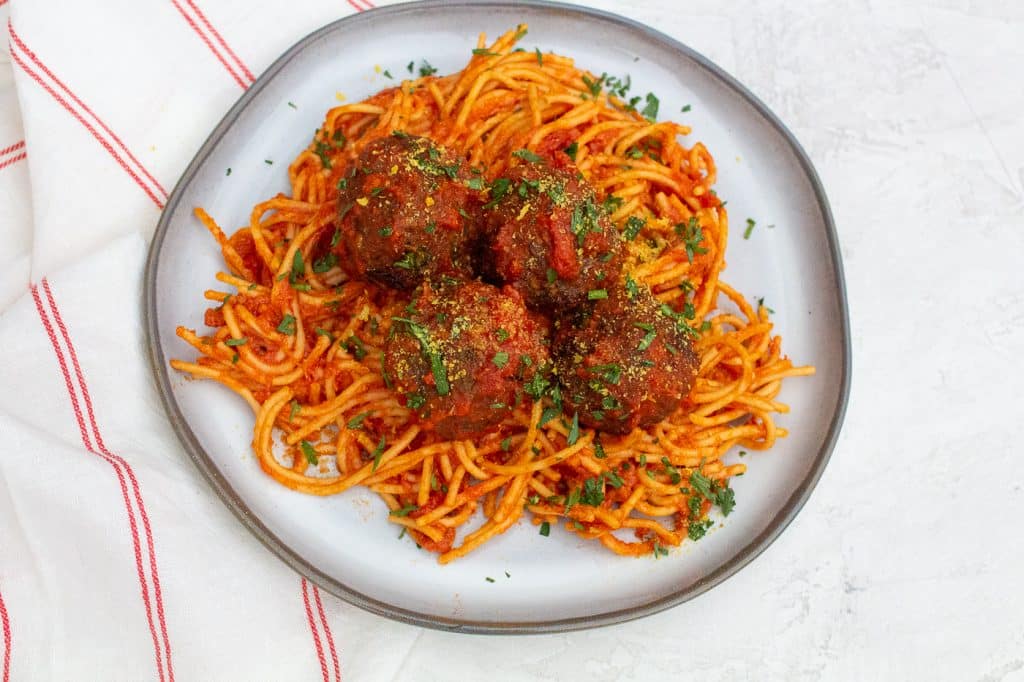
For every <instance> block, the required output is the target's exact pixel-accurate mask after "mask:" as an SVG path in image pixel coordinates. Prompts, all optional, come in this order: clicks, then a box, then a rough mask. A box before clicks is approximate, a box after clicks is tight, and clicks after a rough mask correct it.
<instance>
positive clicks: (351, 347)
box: [345, 336, 366, 360]
mask: <svg viewBox="0 0 1024 682" xmlns="http://www.w3.org/2000/svg"><path fill="white" fill-rule="evenodd" d="M345 350H347V351H348V352H349V353H351V354H352V357H354V358H355V359H356V360H362V359H363V358H365V357H366V346H365V344H363V340H362V339H360V338H359V337H358V336H350V337H348V338H347V339H346V340H345Z"/></svg>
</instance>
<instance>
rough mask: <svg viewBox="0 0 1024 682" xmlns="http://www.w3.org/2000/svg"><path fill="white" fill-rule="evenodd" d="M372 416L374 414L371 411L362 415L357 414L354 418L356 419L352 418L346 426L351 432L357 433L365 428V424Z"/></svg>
mask: <svg viewBox="0 0 1024 682" xmlns="http://www.w3.org/2000/svg"><path fill="white" fill-rule="evenodd" d="M371 414H373V410H370V411H368V412H361V413H359V414H357V415H356V416H354V417H352V418H351V419H349V420H348V424H346V425H345V426H346V428H348V429H349V430H350V431H357V430H359V429H361V428H363V422H364V421H365V420H366V418H367V417H369V416H370V415H371Z"/></svg>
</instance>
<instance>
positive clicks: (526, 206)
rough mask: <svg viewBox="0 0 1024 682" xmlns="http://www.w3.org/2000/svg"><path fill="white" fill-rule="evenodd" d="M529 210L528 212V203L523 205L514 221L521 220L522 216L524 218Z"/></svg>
mask: <svg viewBox="0 0 1024 682" xmlns="http://www.w3.org/2000/svg"><path fill="white" fill-rule="evenodd" d="M529 210H530V204H529V202H527V203H525V204H523V207H522V208H521V209H520V210H519V215H517V216H516V221H517V222H518V221H520V220H522V219H523V216H525V215H526V213H527V211H529Z"/></svg>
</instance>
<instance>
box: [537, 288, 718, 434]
mask: <svg viewBox="0 0 1024 682" xmlns="http://www.w3.org/2000/svg"><path fill="white" fill-rule="evenodd" d="M627 282H629V283H630V284H632V286H630V287H629V289H628V290H627V289H626V288H624V287H623V286H622V285H621V284H618V285H617V286H615V287H614V288H613V289H611V290H610V293H609V296H608V298H607V299H604V300H601V301H598V303H597V304H596V305H595V306H594V307H593V309H592V310H590V311H587V312H586V313H585V314H584V315H582V316H581V319H579V320H577V321H576V323H575V324H573V323H571V322H564V323H563V324H562V325H561V327H560V328H559V330H558V331H557V332H556V334H555V338H554V341H553V344H552V355H553V356H554V363H555V371H556V373H557V374H558V378H559V381H560V382H561V384H562V397H563V400H565V401H566V402H568V403H569V404H570V405H571V408H567V409H575V410H576V411H577V412H578V413H579V420H580V423H581V424H584V425H586V426H589V427H591V428H594V429H597V430H600V431H607V432H609V433H616V434H626V433H629V432H630V431H632V430H633V429H634V428H637V427H640V428H646V427H649V426H653V425H654V424H657V423H658V422H660V421H661V420H663V419H665V417H667V416H669V415H670V414H672V412H674V411H675V410H676V409H677V408H678V407H679V405H680V403H681V402H682V401H683V399H684V398H685V397H686V396H687V395H688V394H689V392H690V389H691V388H692V387H693V382H694V380H695V377H696V373H697V366H698V358H697V355H696V353H695V352H694V350H693V345H692V339H693V336H694V334H695V333H694V332H692V331H691V330H690V328H689V326H688V325H687V323H686V321H685V320H684V319H680V318H681V316H680V315H679V314H678V313H676V312H675V311H673V310H672V309H671V308H670V307H668V306H663V305H661V304H660V303H658V301H656V300H655V299H654V297H653V296H652V295H651V293H650V290H648V289H647V288H646V287H643V286H637V285H635V284H634V283H632V282H631V281H630V280H627ZM684 325H686V326H685V327H684Z"/></svg>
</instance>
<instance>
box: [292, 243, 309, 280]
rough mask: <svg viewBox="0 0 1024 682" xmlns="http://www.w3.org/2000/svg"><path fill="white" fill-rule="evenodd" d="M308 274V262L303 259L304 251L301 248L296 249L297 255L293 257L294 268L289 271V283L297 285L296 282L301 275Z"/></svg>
mask: <svg viewBox="0 0 1024 682" xmlns="http://www.w3.org/2000/svg"><path fill="white" fill-rule="evenodd" d="M305 274H306V263H305V262H304V261H303V260H302V251H301V250H299V249H296V250H295V255H294V256H293V257H292V269H291V272H290V273H288V283H289V284H291V285H292V286H295V284H296V282H298V281H299V278H300V277H304V276H305Z"/></svg>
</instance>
